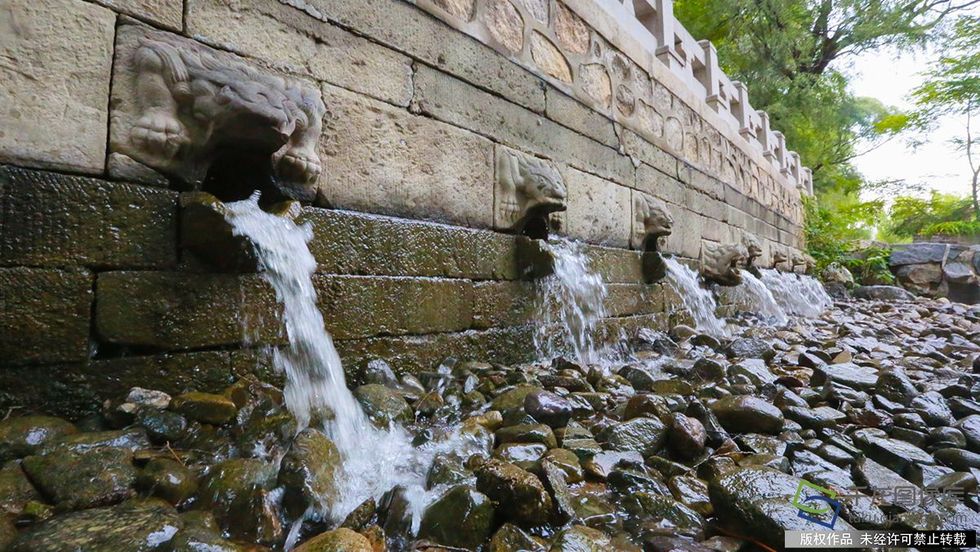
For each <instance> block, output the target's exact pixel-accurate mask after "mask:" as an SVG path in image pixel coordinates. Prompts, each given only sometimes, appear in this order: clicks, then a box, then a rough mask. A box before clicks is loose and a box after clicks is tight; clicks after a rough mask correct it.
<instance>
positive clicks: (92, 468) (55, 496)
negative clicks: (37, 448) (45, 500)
mask: <svg viewBox="0 0 980 552" xmlns="http://www.w3.org/2000/svg"><path fill="white" fill-rule="evenodd" d="M23 468H24V472H25V473H27V476H28V477H29V478H30V479H31V481H33V482H34V484H35V485H36V486H37V487H38V489H40V491H41V492H42V493H43V494H44V495H45V496H47V497H49V498H50V499H51V500H52V501H53V502H54V503H55V504H56V505H57V506H58V508H59V509H62V510H80V509H83V508H92V507H96V506H108V505H110V504H115V503H117V502H121V501H122V500H124V499H126V498H129V497H130V496H131V495H132V494H133V491H132V486H133V483H134V482H135V480H136V468H134V467H133V452H132V451H130V450H127V449H124V448H117V447H96V448H91V449H86V450H81V451H75V450H71V449H68V448H67V447H59V448H56V449H54V450H52V451H51V452H49V453H47V454H45V455H42V456H28V457H27V458H25V459H24V461H23Z"/></svg>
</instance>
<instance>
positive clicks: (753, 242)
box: [742, 232, 762, 268]
mask: <svg viewBox="0 0 980 552" xmlns="http://www.w3.org/2000/svg"><path fill="white" fill-rule="evenodd" d="M742 245H743V246H744V247H745V253H746V254H745V267H746V268H751V267H752V266H753V264H754V263H755V260H756V259H758V258H759V257H761V256H762V243H760V242H759V238H757V237H755V235H754V234H750V233H749V232H745V233H744V234H742Z"/></svg>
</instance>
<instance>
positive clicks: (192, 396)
mask: <svg viewBox="0 0 980 552" xmlns="http://www.w3.org/2000/svg"><path fill="white" fill-rule="evenodd" d="M170 408H171V409H173V410H174V411H175V412H179V413H180V414H182V415H183V416H185V417H186V418H188V419H190V420H195V421H198V422H201V423H205V424H213V425H221V424H225V423H228V422H230V421H231V420H233V419H234V418H235V414H237V413H238V407H237V406H235V403H234V402H232V400H231V399H229V398H228V397H225V396H223V395H217V394H214V393H202V392H200V391H191V392H189V393H184V394H182V395H179V396H177V397H175V398H174V400H173V402H172V403H171V404H170Z"/></svg>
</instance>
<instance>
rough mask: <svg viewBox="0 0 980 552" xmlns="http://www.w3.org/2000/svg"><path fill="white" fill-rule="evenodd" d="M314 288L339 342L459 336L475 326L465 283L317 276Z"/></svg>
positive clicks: (470, 286)
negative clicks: (386, 338)
mask: <svg viewBox="0 0 980 552" xmlns="http://www.w3.org/2000/svg"><path fill="white" fill-rule="evenodd" d="M314 286H315V287H316V290H317V299H318V301H317V302H318V305H317V306H318V307H319V308H320V310H321V311H322V312H324V313H329V316H327V317H326V326H327V330H328V331H329V332H330V333H331V334H332V335H333V336H334V338H336V339H337V340H344V339H359V338H365V337H373V336H378V335H408V334H429V333H441V332H452V331H461V330H465V329H468V328H469V327H470V325H471V324H472V321H473V310H472V309H473V289H472V284H471V283H470V282H468V281H465V280H445V279H435V278H424V279H420V278H384V277H357V276H317V277H315V279H314Z"/></svg>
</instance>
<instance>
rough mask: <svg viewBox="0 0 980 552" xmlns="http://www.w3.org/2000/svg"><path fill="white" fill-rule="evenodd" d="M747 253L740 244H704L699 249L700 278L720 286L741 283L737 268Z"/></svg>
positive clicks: (740, 275) (740, 274) (739, 272)
mask: <svg viewBox="0 0 980 552" xmlns="http://www.w3.org/2000/svg"><path fill="white" fill-rule="evenodd" d="M746 256H747V252H746V251H745V247H744V246H743V245H741V244H728V245H716V244H710V243H705V244H703V245H702V247H701V276H702V277H703V278H704V279H705V280H707V281H709V282H714V283H716V284H718V285H722V286H737V285H739V284H741V283H742V271H741V269H740V268H739V266H740V265H741V264H742V263H744V262H745V258H746Z"/></svg>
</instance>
